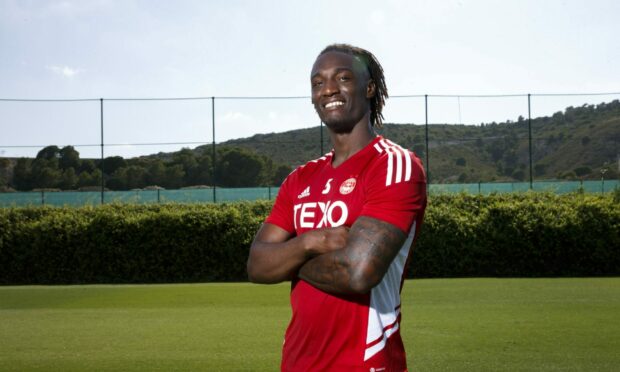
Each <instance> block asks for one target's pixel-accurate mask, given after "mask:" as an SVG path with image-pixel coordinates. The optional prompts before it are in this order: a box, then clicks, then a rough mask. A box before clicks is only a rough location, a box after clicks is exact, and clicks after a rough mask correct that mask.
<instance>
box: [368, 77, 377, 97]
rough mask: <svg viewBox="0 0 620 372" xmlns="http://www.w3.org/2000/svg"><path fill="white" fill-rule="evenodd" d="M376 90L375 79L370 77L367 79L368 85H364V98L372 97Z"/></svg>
mask: <svg viewBox="0 0 620 372" xmlns="http://www.w3.org/2000/svg"><path fill="white" fill-rule="evenodd" d="M376 90H377V86H376V85H375V81H374V80H372V79H368V85H367V86H366V98H373V97H374V96H375V93H376Z"/></svg>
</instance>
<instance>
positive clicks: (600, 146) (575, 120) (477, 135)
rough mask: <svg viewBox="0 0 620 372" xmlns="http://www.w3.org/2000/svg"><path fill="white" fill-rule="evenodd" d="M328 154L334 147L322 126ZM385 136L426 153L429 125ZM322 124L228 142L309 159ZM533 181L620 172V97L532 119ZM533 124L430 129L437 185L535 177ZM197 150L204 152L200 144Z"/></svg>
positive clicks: (279, 158) (278, 158)
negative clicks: (530, 145)
mask: <svg viewBox="0 0 620 372" xmlns="http://www.w3.org/2000/svg"><path fill="white" fill-rule="evenodd" d="M323 131H324V135H323V138H324V141H323V147H324V152H327V151H329V150H330V149H331V145H330V143H329V136H328V134H327V130H326V129H325V128H323ZM378 133H380V134H382V135H383V136H385V137H387V138H389V139H391V140H393V141H394V142H397V143H399V144H400V145H402V146H403V147H406V148H409V149H412V150H414V151H415V152H416V153H417V154H418V156H420V157H422V158H423V159H424V160H426V156H425V127H424V125H419V124H385V126H384V128H383V129H381V130H379V131H378ZM320 138H321V134H320V129H319V128H318V127H315V128H308V129H301V130H293V131H288V132H283V133H270V134H257V135H254V136H252V137H248V138H242V139H236V140H231V141H227V142H225V143H222V145H224V146H238V147H244V148H247V149H250V150H252V151H255V152H257V153H258V154H260V155H265V156H267V157H269V158H271V159H272V160H273V161H274V162H276V163H285V164H289V165H291V166H296V165H299V164H303V163H304V162H305V161H307V160H309V159H314V158H317V157H319V156H320V155H321V146H320V145H321V143H320V142H321V141H320ZM532 139H533V140H532V154H533V157H532V163H533V173H534V179H539V180H542V179H600V178H601V170H602V169H606V171H605V172H606V173H605V178H606V179H610V178H617V177H618V161H619V160H618V159H619V156H620V146H619V144H620V101H618V100H615V101H612V102H610V103H601V104H599V105H584V106H581V107H568V108H567V109H566V110H565V111H563V112H557V113H555V114H553V115H552V116H545V117H539V118H534V119H532ZM528 150H529V144H528V121H527V119H524V118H522V117H520V118H519V119H518V120H517V121H515V122H511V121H508V122H504V123H490V124H482V125H476V126H474V125H455V124H434V125H431V126H429V159H428V160H429V165H430V175H431V178H432V180H433V182H441V183H446V182H450V183H452V182H479V181H482V182H491V181H502V180H505V181H523V180H527V179H529V157H528V152H529V151H528ZM197 151H202V149H200V148H198V149H197Z"/></svg>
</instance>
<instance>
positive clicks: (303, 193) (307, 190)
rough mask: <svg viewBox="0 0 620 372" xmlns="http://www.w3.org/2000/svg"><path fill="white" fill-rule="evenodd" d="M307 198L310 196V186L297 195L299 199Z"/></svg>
mask: <svg viewBox="0 0 620 372" xmlns="http://www.w3.org/2000/svg"><path fill="white" fill-rule="evenodd" d="M306 196H310V186H308V187H306V188H305V189H304V191H302V192H301V194H299V195H297V199H301V198H305V197H306Z"/></svg>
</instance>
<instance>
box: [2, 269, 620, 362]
mask: <svg viewBox="0 0 620 372" xmlns="http://www.w3.org/2000/svg"><path fill="white" fill-rule="evenodd" d="M288 291H289V285H288V284H281V285H274V286H260V285H253V284H247V283H227V284H190V285H122V286H52V287H47V286H25V287H0V370H1V371H13V370H15V371H50V370H63V371H91V370H97V371H104V370H105V371H107V370H123V371H152V370H161V371H174V370H176V371H190V370H191V371H194V370H200V371H275V370H278V366H279V359H280V348H281V345H282V337H283V334H284V330H285V328H286V325H287V323H288V321H289V318H290V309H289V305H288ZM402 302H403V303H402V311H403V321H402V330H401V333H402V336H403V339H404V341H405V346H406V348H407V353H408V358H409V368H410V370H411V371H420V372H424V371H618V370H620V367H619V366H620V278H592V279H441V280H439V279H434V280H410V281H407V282H406V283H405V286H404V288H403V300H402Z"/></svg>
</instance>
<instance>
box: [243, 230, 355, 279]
mask: <svg viewBox="0 0 620 372" xmlns="http://www.w3.org/2000/svg"><path fill="white" fill-rule="evenodd" d="M348 231H349V228H348V227H345V226H340V227H335V228H329V229H321V230H312V231H308V232H306V233H305V234H302V235H299V236H294V237H293V236H291V234H290V233H289V232H288V231H286V230H284V229H282V228H281V227H279V226H277V225H274V224H270V223H265V224H263V225H262V226H261V228H260V229H259V230H258V232H257V233H256V236H255V237H254V241H253V242H252V246H251V247H250V255H249V257H248V262H247V270H248V278H249V279H250V281H251V282H254V283H263V284H272V283H279V282H282V281H285V280H290V279H291V278H292V277H293V276H294V274H296V273H297V270H299V268H300V267H301V265H302V264H303V263H304V262H306V261H307V260H309V259H310V258H312V257H315V256H316V255H319V254H322V253H326V252H330V251H333V250H336V249H341V248H343V247H344V246H345V245H346V242H347V235H348Z"/></svg>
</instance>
